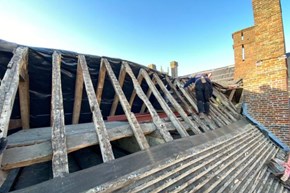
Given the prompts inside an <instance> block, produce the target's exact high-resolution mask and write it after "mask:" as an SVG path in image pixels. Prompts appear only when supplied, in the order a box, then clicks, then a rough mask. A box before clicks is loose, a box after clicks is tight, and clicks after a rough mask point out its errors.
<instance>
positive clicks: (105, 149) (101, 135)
mask: <svg viewBox="0 0 290 193" xmlns="http://www.w3.org/2000/svg"><path fill="white" fill-rule="evenodd" d="M79 62H80V65H81V68H82V71H83V78H84V82H85V87H86V91H87V95H88V99H89V104H90V108H91V111H92V114H93V122H94V125H95V129H96V133H97V136H98V139H99V141H100V149H101V153H102V157H103V160H104V162H108V161H110V160H113V159H115V158H114V154H113V150H112V146H111V144H110V139H109V136H108V132H107V130H106V126H105V123H104V120H103V116H102V113H101V109H100V106H99V103H98V100H97V97H96V95H95V92H94V88H93V83H92V80H91V77H90V73H89V70H88V66H87V62H86V59H85V56H84V55H79ZM103 72H104V71H103ZM101 76H103V77H105V74H102V75H101ZM99 78H100V76H99ZM101 85H102V86H103V84H101ZM98 88H100V87H98Z"/></svg>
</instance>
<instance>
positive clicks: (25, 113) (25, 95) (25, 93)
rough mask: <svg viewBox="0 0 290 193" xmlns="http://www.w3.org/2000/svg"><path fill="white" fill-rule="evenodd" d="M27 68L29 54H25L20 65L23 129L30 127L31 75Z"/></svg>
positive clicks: (20, 100)
mask: <svg viewBox="0 0 290 193" xmlns="http://www.w3.org/2000/svg"><path fill="white" fill-rule="evenodd" d="M27 68H28V54H27V55H26V56H25V59H24V62H23V63H22V64H21V65H20V81H19V103H20V114H21V122H22V128H23V129H28V128H30V124H29V118H30V97H29V75H28V69H27Z"/></svg>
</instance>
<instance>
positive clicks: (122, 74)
mask: <svg viewBox="0 0 290 193" xmlns="http://www.w3.org/2000/svg"><path fill="white" fill-rule="evenodd" d="M125 77H126V71H125V69H124V67H123V65H122V66H121V69H120V73H119V83H120V87H121V88H122V87H123V84H124V81H125ZM118 103H119V97H118V95H117V94H115V96H114V101H113V104H112V107H111V111H110V116H112V115H115V113H116V110H117V107H118ZM130 106H131V104H130Z"/></svg>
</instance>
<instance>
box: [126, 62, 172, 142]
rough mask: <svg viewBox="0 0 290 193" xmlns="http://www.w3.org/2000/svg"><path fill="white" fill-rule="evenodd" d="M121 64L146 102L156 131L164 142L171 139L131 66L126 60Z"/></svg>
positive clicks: (138, 93)
mask: <svg viewBox="0 0 290 193" xmlns="http://www.w3.org/2000/svg"><path fill="white" fill-rule="evenodd" d="M122 66H124V67H125V70H126V72H127V73H128V75H129V76H130V77H131V79H132V81H133V85H134V89H135V91H136V93H137V95H138V97H139V98H140V99H141V100H142V101H143V102H144V104H146V106H147V108H148V110H149V112H150V114H151V117H152V120H153V123H154V125H155V126H156V128H157V129H158V131H159V132H160V134H161V135H162V137H163V139H164V140H165V141H166V142H169V141H172V140H173V138H172V136H171V135H170V133H169V132H168V131H167V130H166V127H165V124H164V122H163V121H162V120H161V119H160V117H159V115H158V113H157V112H156V110H155V109H154V107H153V105H152V104H151V102H150V101H149V99H148V98H147V96H146V95H145V93H144V92H143V90H142V88H141V86H140V85H139V82H138V80H137V79H136V77H135V75H134V73H133V71H132V69H131V67H130V66H129V64H128V63H127V62H123V64H122Z"/></svg>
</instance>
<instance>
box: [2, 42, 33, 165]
mask: <svg viewBox="0 0 290 193" xmlns="http://www.w3.org/2000/svg"><path fill="white" fill-rule="evenodd" d="M27 54H28V48H24V47H18V48H17V49H16V52H15V54H14V55H13V57H12V59H11V60H10V62H9V64H8V67H9V68H8V69H7V70H6V73H5V75H4V77H3V79H2V81H1V86H0V138H1V137H6V136H7V130H8V126H9V120H10V115H11V113H12V107H13V104H14V100H15V95H16V92H17V88H18V85H19V67H20V66H21V64H22V63H25V58H26V56H27ZM0 163H1V158H0Z"/></svg>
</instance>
